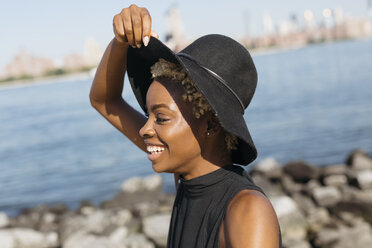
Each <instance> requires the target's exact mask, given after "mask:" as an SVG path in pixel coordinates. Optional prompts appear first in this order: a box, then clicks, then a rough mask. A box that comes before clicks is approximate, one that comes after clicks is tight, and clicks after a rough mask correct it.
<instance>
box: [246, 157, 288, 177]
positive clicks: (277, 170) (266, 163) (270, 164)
mask: <svg viewBox="0 0 372 248" xmlns="http://www.w3.org/2000/svg"><path fill="white" fill-rule="evenodd" d="M253 173H261V174H263V175H264V176H265V177H266V178H268V179H279V178H280V177H281V175H282V168H281V167H280V164H279V163H278V161H276V160H275V159H274V158H266V159H263V160H261V161H260V162H259V163H258V164H256V165H255V166H254V167H253V169H252V174H253Z"/></svg>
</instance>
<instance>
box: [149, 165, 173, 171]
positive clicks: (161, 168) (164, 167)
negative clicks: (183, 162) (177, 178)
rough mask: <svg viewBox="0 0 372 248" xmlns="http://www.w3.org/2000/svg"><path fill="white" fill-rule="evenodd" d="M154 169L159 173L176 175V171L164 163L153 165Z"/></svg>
mask: <svg viewBox="0 0 372 248" xmlns="http://www.w3.org/2000/svg"><path fill="white" fill-rule="evenodd" d="M152 169H153V171H155V172H157V173H162V172H166V173H175V171H174V169H171V167H170V166H169V165H167V164H163V163H152Z"/></svg>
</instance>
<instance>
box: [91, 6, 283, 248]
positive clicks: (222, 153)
mask: <svg viewBox="0 0 372 248" xmlns="http://www.w3.org/2000/svg"><path fill="white" fill-rule="evenodd" d="M114 33H115V38H114V39H113V40H112V42H111V43H110V44H109V46H108V48H107V49H106V52H105V54H104V56H103V58H102V60H101V63H100V65H99V67H98V70H97V73H96V76H95V78H94V81H93V84H92V88H91V92H90V100H91V103H92V105H93V107H94V108H96V109H97V110H98V112H100V113H101V114H102V115H103V116H104V117H105V118H106V119H107V120H108V121H109V122H110V123H112V124H113V125H114V126H115V127H116V128H117V129H119V131H121V132H122V133H123V134H124V135H126V136H127V137H128V138H129V139H130V140H131V141H132V142H133V143H134V144H135V145H137V146H138V147H139V148H141V149H142V150H143V151H145V152H146V153H147V154H148V158H149V160H150V161H151V162H152V167H153V169H154V171H156V172H168V173H173V174H174V175H175V182H176V187H177V196H176V199H175V202H174V206H173V212H172V219H171V223H170V227H169V235H168V243H167V247H177V248H179V247H260V248H262V247H276V248H277V247H281V235H280V228H279V224H278V220H277V217H276V214H275V211H274V209H273V207H272V205H271V203H270V201H269V200H268V199H267V197H266V196H265V193H264V192H263V191H262V189H261V188H259V187H258V186H256V185H255V184H254V182H253V181H252V179H251V178H250V176H249V175H248V174H247V172H246V171H245V170H244V169H243V168H242V167H240V166H239V165H238V164H240V165H248V164H249V163H251V162H252V161H253V160H254V159H255V158H256V157H257V151H256V148H255V146H254V143H253V141H252V138H251V136H250V134H249V131H248V128H247V126H246V124H245V121H244V118H243V114H244V110H245V109H246V108H247V107H248V105H249V103H250V101H251V99H252V97H253V94H254V91H255V88H256V83H257V74H256V69H255V66H254V64H253V61H252V58H251V56H250V54H249V53H248V51H247V50H246V49H245V48H244V47H243V46H242V45H240V44H239V43H238V42H236V41H235V40H233V39H231V38H229V37H226V36H223V35H206V36H203V37H201V38H199V39H197V40H196V41H194V42H193V43H192V44H190V45H189V46H188V47H186V48H185V49H184V50H182V51H181V52H180V53H178V54H175V53H174V52H173V51H171V50H170V49H169V48H168V47H166V46H165V45H164V44H163V43H162V42H161V41H159V40H158V39H157V35H156V33H155V32H153V31H152V30H151V17H150V14H149V13H148V11H147V9H145V8H140V7H137V6H135V5H131V6H130V7H129V8H125V9H123V10H122V12H121V13H120V14H118V15H116V16H115V17H114ZM151 36H152V37H151ZM123 68H127V73H128V77H129V80H130V82H131V85H132V88H133V91H134V93H135V95H136V97H137V100H138V102H139V104H140V106H141V107H142V109H143V111H144V112H145V114H146V115H142V114H141V113H139V112H137V111H136V110H134V109H133V108H132V107H131V106H130V105H128V104H127V102H126V101H125V100H124V99H123V98H122V96H121V95H122V94H121V93H122V90H123V79H124V75H125V72H126V71H125V70H124V69H123ZM146 116H147V118H146Z"/></svg>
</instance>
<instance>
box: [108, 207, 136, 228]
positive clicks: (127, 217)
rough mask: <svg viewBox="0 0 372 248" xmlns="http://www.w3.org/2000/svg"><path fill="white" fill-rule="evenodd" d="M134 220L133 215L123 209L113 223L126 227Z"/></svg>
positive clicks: (115, 216)
mask: <svg viewBox="0 0 372 248" xmlns="http://www.w3.org/2000/svg"><path fill="white" fill-rule="evenodd" d="M131 220H132V213H131V212H130V211H129V210H127V209H121V210H119V211H118V212H116V214H115V215H114V216H113V217H112V223H114V224H116V225H117V226H124V225H126V224H127V223H129V222H130V221H131Z"/></svg>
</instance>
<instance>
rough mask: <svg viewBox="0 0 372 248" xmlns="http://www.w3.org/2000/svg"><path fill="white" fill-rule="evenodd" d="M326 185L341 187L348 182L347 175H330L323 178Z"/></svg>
mask: <svg viewBox="0 0 372 248" xmlns="http://www.w3.org/2000/svg"><path fill="white" fill-rule="evenodd" d="M323 181H324V184H325V185H326V186H335V187H339V186H341V185H345V184H347V177H346V176H345V175H330V176H327V177H325V178H324V179H323Z"/></svg>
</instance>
